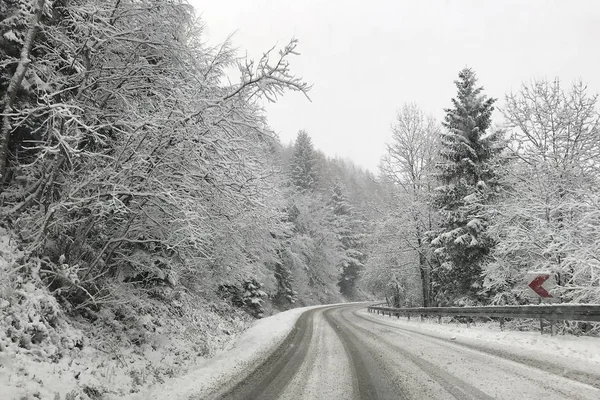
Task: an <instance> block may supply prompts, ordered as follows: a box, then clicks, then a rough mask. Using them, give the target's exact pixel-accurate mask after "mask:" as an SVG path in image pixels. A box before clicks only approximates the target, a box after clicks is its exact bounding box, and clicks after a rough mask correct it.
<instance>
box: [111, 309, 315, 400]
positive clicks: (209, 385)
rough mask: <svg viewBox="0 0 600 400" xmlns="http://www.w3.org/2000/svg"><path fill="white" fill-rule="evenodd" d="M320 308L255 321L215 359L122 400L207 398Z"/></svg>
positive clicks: (292, 311)
mask: <svg viewBox="0 0 600 400" xmlns="http://www.w3.org/2000/svg"><path fill="white" fill-rule="evenodd" d="M318 307H324V306H309V307H302V308H295V309H292V310H288V311H284V312H281V313H279V314H276V315H273V316H270V317H267V318H263V319H260V320H258V321H256V322H255V323H254V324H253V325H252V326H251V327H250V328H249V329H248V330H246V331H245V332H244V333H243V334H242V335H241V336H240V337H239V338H238V340H237V341H236V343H235V344H234V345H233V347H232V348H231V349H229V350H226V351H221V352H219V353H217V354H216V355H215V357H213V358H211V359H207V360H203V361H202V362H201V363H199V364H198V365H197V366H196V368H193V369H191V370H190V371H189V372H188V373H186V374H185V375H183V376H180V377H178V378H174V379H171V380H168V381H166V382H165V383H164V384H161V385H154V386H150V387H147V388H146V389H145V390H142V391H141V392H139V393H135V394H131V395H128V396H126V397H122V398H124V399H129V400H145V399H184V398H188V397H190V396H192V395H193V396H194V398H200V399H203V398H207V396H208V395H209V394H210V393H212V392H214V391H215V390H216V389H218V388H219V387H221V386H222V385H223V384H224V383H226V382H228V381H230V380H231V379H233V378H234V377H236V376H239V375H240V374H244V373H247V372H248V371H249V370H251V368H252V367H255V366H256V365H258V364H259V363H260V362H261V361H262V360H264V359H265V358H267V357H268V356H269V354H271V352H272V351H273V350H274V349H275V348H276V347H277V346H278V345H279V344H280V343H281V342H282V341H283V340H284V339H285V338H286V336H287V335H288V334H289V333H290V332H291V330H292V328H293V327H294V325H295V323H296V321H297V320H298V318H299V317H300V315H301V314H302V313H303V312H304V311H307V310H310V309H313V308H318Z"/></svg>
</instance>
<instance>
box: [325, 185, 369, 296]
mask: <svg viewBox="0 0 600 400" xmlns="http://www.w3.org/2000/svg"><path fill="white" fill-rule="evenodd" d="M331 210H332V214H333V220H332V224H333V230H334V232H335V234H336V236H337V239H338V240H339V242H340V245H341V250H342V253H343V256H342V259H341V265H340V281H339V283H338V286H339V287H340V292H341V293H342V294H343V295H345V296H347V297H353V295H354V289H355V287H356V281H357V279H358V276H359V274H360V272H361V271H362V269H363V268H364V261H365V258H366V257H365V254H364V253H363V252H362V247H363V244H362V241H361V235H360V233H359V232H358V224H357V221H356V220H355V213H354V210H353V208H352V206H351V205H350V203H348V201H347V200H346V198H345V196H344V193H343V191H342V187H341V185H340V184H339V182H336V183H335V185H334V187H333V194H332V197H331Z"/></svg>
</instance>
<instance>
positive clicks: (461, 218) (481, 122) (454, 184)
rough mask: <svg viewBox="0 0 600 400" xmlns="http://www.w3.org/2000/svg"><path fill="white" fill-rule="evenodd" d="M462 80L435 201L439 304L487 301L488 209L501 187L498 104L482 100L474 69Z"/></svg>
mask: <svg viewBox="0 0 600 400" xmlns="http://www.w3.org/2000/svg"><path fill="white" fill-rule="evenodd" d="M458 76H459V79H458V80H457V81H455V84H456V87H457V89H458V95H457V97H456V98H454V99H452V103H453V107H452V108H449V109H446V110H445V111H446V117H445V119H444V123H443V125H444V127H445V128H446V131H445V132H443V133H442V136H441V150H440V158H441V161H440V162H439V163H438V164H437V166H436V167H437V170H438V173H437V178H438V180H439V181H440V183H441V186H440V187H438V188H437V189H436V193H435V195H434V200H433V203H434V206H435V207H436V208H437V209H438V210H439V211H440V216H441V221H440V231H439V232H437V237H435V238H434V239H433V240H432V242H431V244H432V247H433V248H434V251H435V254H436V255H437V257H438V261H439V263H440V265H439V266H438V268H436V270H435V273H434V291H435V292H436V298H437V301H438V303H458V304H465V302H467V303H468V302H472V301H480V300H482V299H481V298H480V297H479V292H480V291H481V288H482V278H481V270H482V263H483V261H484V260H485V258H486V256H487V255H488V254H489V252H490V249H491V248H492V247H493V241H492V240H491V239H490V238H489V235H487V233H486V231H487V217H486V215H485V205H486V204H489V202H490V201H491V198H492V194H493V193H494V192H495V191H496V186H497V185H498V183H497V182H498V180H497V176H496V172H495V168H494V163H495V160H496V157H495V156H496V155H497V154H498V153H499V152H500V151H501V149H502V140H501V137H500V134H499V132H489V131H490V126H491V122H492V121H491V117H492V112H493V110H494V106H493V105H494V102H495V101H496V99H493V98H489V97H487V96H486V95H484V94H482V91H483V88H482V87H478V86H477V78H476V76H475V73H474V72H473V71H472V70H471V69H469V68H465V69H463V70H462V71H460V73H459V75H458Z"/></svg>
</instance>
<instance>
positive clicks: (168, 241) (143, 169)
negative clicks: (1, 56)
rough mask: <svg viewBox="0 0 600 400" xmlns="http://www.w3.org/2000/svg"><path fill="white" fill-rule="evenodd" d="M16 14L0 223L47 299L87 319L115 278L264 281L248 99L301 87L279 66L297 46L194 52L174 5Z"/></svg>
mask: <svg viewBox="0 0 600 400" xmlns="http://www.w3.org/2000/svg"><path fill="white" fill-rule="evenodd" d="M17 3H18V4H19V7H21V6H23V7H24V8H20V9H19V10H24V11H23V13H22V14H23V15H24V16H25V17H26V18H25V19H24V20H20V19H19V18H20V15H21V14H19V13H18V12H16V11H15V10H9V11H10V12H11V13H12V14H11V15H12V16H14V17H15V18H17V20H19V21H18V22H17V23H15V22H14V18H8V19H7V20H3V21H2V23H3V24H4V25H2V26H1V27H0V29H2V33H3V34H4V38H8V39H7V40H8V41H9V42H10V43H9V44H8V45H7V43H8V42H2V45H1V46H2V51H3V52H4V53H5V54H7V55H8V56H9V57H12V58H10V59H9V60H8V61H9V62H7V63H3V64H2V66H1V68H3V69H2V75H1V78H0V81H1V82H0V88H2V98H3V99H7V98H8V99H9V101H5V102H4V106H3V108H2V109H3V110H4V111H6V112H3V125H4V127H5V128H3V129H4V130H3V138H4V139H6V138H7V137H8V138H9V139H10V140H9V141H10V143H9V145H8V148H9V149H10V150H11V151H10V157H8V158H6V157H4V156H3V155H2V154H0V156H2V157H4V160H3V161H6V160H8V162H7V163H5V165H7V166H8V167H9V168H7V171H8V173H6V174H5V175H4V176H3V183H4V186H3V192H2V196H3V199H2V205H3V210H2V212H3V214H4V215H5V216H6V217H7V218H9V219H10V220H11V221H12V222H13V224H14V227H15V229H16V230H17V231H18V233H19V234H20V235H21V237H23V238H24V241H25V248H26V252H27V255H28V258H27V259H28V260H30V262H32V263H36V262H38V263H41V264H42V272H43V273H44V274H45V276H46V277H47V282H48V283H49V284H51V285H53V287H52V289H53V290H55V289H56V293H62V294H61V296H63V297H64V300H65V301H66V302H67V303H71V304H73V305H74V306H75V307H80V308H85V307H92V306H93V307H97V306H98V305H99V304H102V301H103V300H106V299H108V298H109V297H110V295H111V294H112V293H113V292H114V291H113V290H112V288H113V287H114V286H115V285H120V284H125V283H128V284H135V285H138V286H146V287H147V286H152V285H167V284H169V285H174V284H185V285H188V286H190V287H191V288H192V289H194V288H195V287H196V286H204V287H203V291H204V292H207V291H208V289H212V290H214V289H215V286H216V283H217V282H220V281H223V282H224V284H228V282H227V281H230V280H235V281H236V282H237V283H236V284H239V285H243V282H247V281H252V280H253V279H254V278H257V279H258V281H257V282H259V283H263V281H267V280H270V281H273V279H272V274H269V270H268V268H267V266H268V265H270V264H271V263H272V262H273V260H274V258H275V257H276V251H277V249H278V248H279V247H278V245H279V244H278V242H277V241H276V240H274V239H273V238H272V237H271V232H278V231H280V230H281V229H283V228H282V225H283V224H284V223H283V222H282V221H283V219H284V218H283V216H282V211H281V209H282V208H283V207H282V205H283V203H284V201H283V198H282V196H281V195H280V194H279V191H278V190H277V187H276V186H277V182H276V181H275V180H274V178H273V176H274V174H275V171H274V168H273V165H272V164H273V162H272V160H273V158H274V155H273V149H274V148H275V147H276V145H277V143H276V138H275V135H274V134H273V133H272V132H271V131H270V130H269V129H268V127H267V126H266V124H265V118H264V115H263V113H262V110H261V108H260V107H259V106H258V105H257V103H258V100H259V99H260V98H263V99H267V100H274V99H275V98H276V97H277V96H278V95H280V94H282V93H283V92H284V91H286V90H294V91H300V92H306V91H307V90H308V89H309V87H308V86H307V85H306V84H305V83H304V82H302V80H300V79H299V78H296V77H294V76H293V75H292V74H291V72H290V70H289V62H288V59H289V58H290V57H292V56H293V55H295V54H296V46H297V42H296V41H295V40H292V41H291V42H290V43H289V44H288V45H287V46H284V47H283V48H282V49H281V50H280V52H279V54H278V55H275V54H274V51H269V52H267V53H265V54H264V55H263V57H261V58H260V59H259V60H257V61H256V62H252V61H250V60H245V61H244V60H243V59H239V58H237V57H236V55H235V53H234V52H233V50H232V49H231V48H230V46H229V44H228V43H225V44H223V45H222V46H220V47H216V48H212V47H208V46H207V45H206V44H205V42H204V40H203V38H202V36H201V29H200V26H199V24H198V21H197V20H196V17H195V16H194V12H193V8H192V7H191V6H190V5H189V4H188V3H187V2H185V1H167V0H136V1H117V2H97V1H92V0H79V1H72V2H62V1H61V2H50V1H41V2H40V1H24V0H20V1H18V2H16V3H15V4H17ZM41 3H43V11H42V14H41V16H40V14H39V12H38V11H39V7H38V4H41ZM5 11H6V8H5V7H4V3H3V4H2V6H0V12H3V13H4V12H5ZM11 21H13V22H11ZM23 21H25V22H23ZM11 24H12V25H11ZM32 24H33V25H36V26H38V27H39V29H38V30H37V31H38V32H40V34H38V35H35V36H33V41H34V43H33V45H32V47H29V44H28V42H27V41H24V40H23V39H24V38H26V37H29V36H27V35H28V33H27V32H30V28H31V27H32V26H33V25H32ZM11 27H12V28H11ZM10 32H12V33H10ZM41 33H43V34H41ZM11 46H12V47H11ZM13 47H15V48H16V49H17V50H16V52H15V51H13V50H14V49H13ZM29 48H31V49H33V50H32V53H31V54H29V55H28V54H27V51H28V49H29ZM24 52H25V53H24ZM19 54H21V55H22V54H25V56H23V57H20V58H19ZM21 61H23V62H26V63H27V68H25V67H23V68H21V69H19V68H18V67H17V68H13V66H14V65H17V66H18V64H19V63H20V62H21ZM232 66H238V67H239V71H240V79H239V81H238V82H234V83H232V84H229V85H224V84H223V79H222V78H223V77H224V70H225V69H226V68H229V67H232ZM21 70H24V72H23V73H22V76H19V73H21V72H19V71H21ZM11 84H14V85H17V86H18V87H17V88H16V89H15V91H16V92H15V93H17V94H18V96H17V97H15V99H16V100H15V101H11V100H10V99H11V98H12V94H11V93H13V89H9V88H10V87H11ZM19 96H20V97H19ZM7 124H8V125H7ZM6 126H8V127H9V128H6ZM6 129H8V130H9V131H10V135H7V134H6ZM0 145H1V146H2V149H6V148H7V141H6V140H4V141H2V142H0ZM6 154H7V153H4V155H6ZM36 260H37V261H36ZM64 266H67V267H64ZM65 270H68V273H65ZM57 276H64V277H65V278H64V279H55V278H56V277H57ZM271 283H273V282H271ZM211 285H212V286H211ZM271 286H274V284H272V285H271Z"/></svg>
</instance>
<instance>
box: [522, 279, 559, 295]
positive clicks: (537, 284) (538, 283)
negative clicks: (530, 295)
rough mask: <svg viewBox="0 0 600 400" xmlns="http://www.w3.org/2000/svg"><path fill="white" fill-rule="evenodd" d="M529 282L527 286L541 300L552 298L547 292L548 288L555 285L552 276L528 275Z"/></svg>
mask: <svg viewBox="0 0 600 400" xmlns="http://www.w3.org/2000/svg"><path fill="white" fill-rule="evenodd" d="M529 280H530V282H529V284H528V285H527V286H529V288H530V289H531V290H533V291H534V292H535V294H537V295H538V296H540V297H541V298H543V299H551V298H552V297H553V296H552V295H551V294H550V293H549V292H548V290H550V288H551V287H552V286H554V285H556V282H554V275H552V274H549V273H536V274H532V275H530V278H529Z"/></svg>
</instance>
